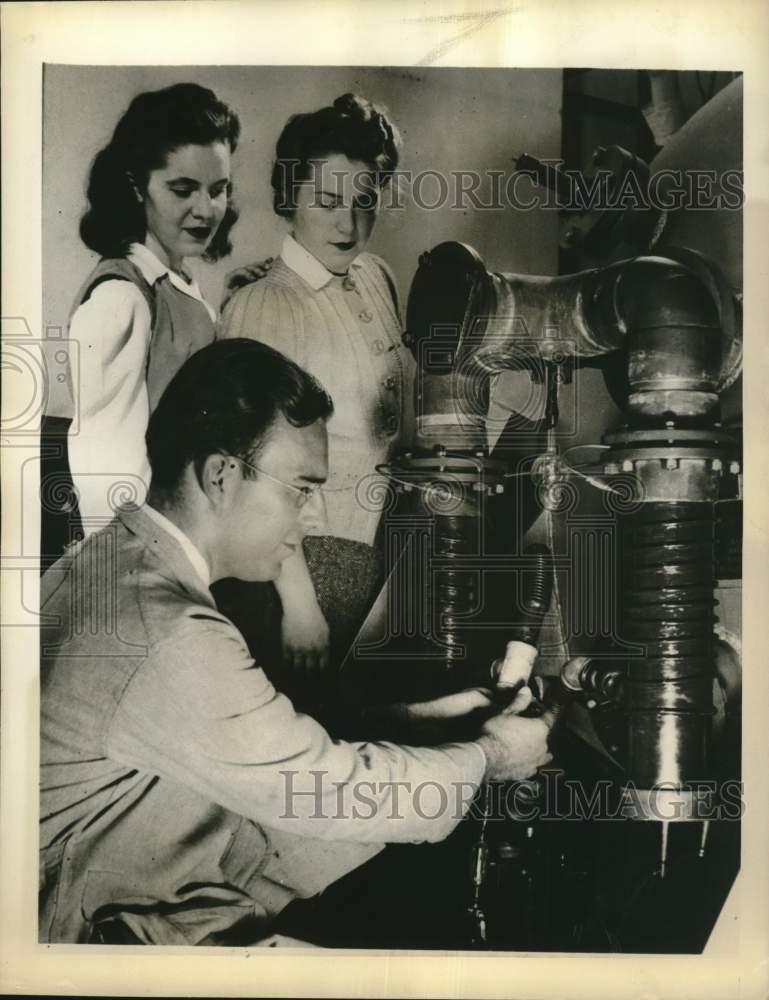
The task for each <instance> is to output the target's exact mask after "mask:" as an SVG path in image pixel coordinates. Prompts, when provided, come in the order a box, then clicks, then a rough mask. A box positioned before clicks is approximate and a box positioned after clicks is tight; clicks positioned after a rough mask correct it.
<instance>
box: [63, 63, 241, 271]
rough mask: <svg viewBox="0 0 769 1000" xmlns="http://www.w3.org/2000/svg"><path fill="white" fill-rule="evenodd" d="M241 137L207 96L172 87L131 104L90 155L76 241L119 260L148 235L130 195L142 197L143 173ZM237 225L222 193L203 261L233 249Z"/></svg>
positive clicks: (230, 114) (223, 108) (231, 118)
mask: <svg viewBox="0 0 769 1000" xmlns="http://www.w3.org/2000/svg"><path fill="white" fill-rule="evenodd" d="M239 136H240V121H239V120H238V116H237V115H236V114H235V112H234V111H232V110H231V109H230V108H228V107H227V105H226V104H223V103H222V102H221V101H220V100H219V99H218V98H217V96H216V94H214V92H213V91H212V90H207V89H206V88H205V87H199V86H198V85H197V84H196V83H177V84H175V85H174V86H173V87H166V88H165V89H164V90H153V91H148V92H146V93H144V94H139V95H138V97H135V98H134V99H133V100H132V101H131V104H130V105H129V107H128V110H127V111H126V112H125V114H124V115H123V116H122V118H121V119H120V121H119V122H118V123H117V127H116V128H115V132H114V134H113V136H112V139H111V140H110V142H109V145H107V146H105V147H104V149H102V150H101V152H100V153H98V154H97V156H96V158H95V160H94V161H93V165H92V167H91V174H90V177H89V180H88V201H89V202H90V207H89V209H88V211H87V212H86V213H85V215H84V216H83V218H82V219H81V221H80V238H81V239H82V241H83V242H84V243H85V245H86V246H87V247H89V248H90V249H91V250H95V251H96V253H98V254H101V256H103V257H122V256H124V255H125V253H126V252H127V250H128V247H129V245H130V244H131V243H141V242H143V241H144V239H145V237H146V235H147V225H146V218H145V212H144V206H143V205H142V204H140V203H139V202H138V201H137V198H136V191H135V188H139V189H140V190H144V188H145V187H146V185H147V181H148V179H149V174H150V171H152V170H158V169H159V168H161V167H163V166H164V165H165V162H166V158H167V156H168V154H169V153H171V152H173V150H175V149H179V148H180V147H181V146H189V145H197V146H207V145H210V143H212V142H225V143H228V144H229V147H230V151H231V152H234V151H235V148H236V147H237V144H238V138H239ZM237 217H238V213H237V212H236V210H235V208H234V206H233V204H232V186H231V185H230V188H229V190H228V192H227V210H226V212H225V214H224V218H223V219H222V222H221V224H220V226H219V228H218V229H217V231H216V233H215V234H214V237H213V239H212V240H211V243H210V244H209V246H208V248H207V249H206V252H205V254H204V257H205V259H206V260H218V259H219V258H220V257H224V256H226V254H228V253H229V252H230V250H231V249H232V246H231V244H230V241H229V233H230V230H231V229H232V227H233V225H234V223H235V220H236V219H237Z"/></svg>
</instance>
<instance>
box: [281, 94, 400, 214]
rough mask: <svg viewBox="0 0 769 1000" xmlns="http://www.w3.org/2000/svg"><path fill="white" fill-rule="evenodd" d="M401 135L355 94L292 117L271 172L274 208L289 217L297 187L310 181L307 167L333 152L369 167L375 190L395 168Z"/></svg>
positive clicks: (384, 115)
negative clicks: (375, 186)
mask: <svg viewBox="0 0 769 1000" xmlns="http://www.w3.org/2000/svg"><path fill="white" fill-rule="evenodd" d="M400 146H401V138H400V133H399V132H398V129H397V128H396V126H395V125H394V124H393V123H392V122H391V121H390V119H389V118H388V116H387V112H386V111H385V109H384V108H382V107H378V106H377V105H375V104H372V103H371V102H370V101H367V100H366V99H365V98H363V97H360V96H358V95H357V94H343V95H342V96H341V97H337V99H336V100H335V101H334V103H333V104H332V105H331V106H330V107H326V108H320V110H318V111H312V112H308V113H306V114H298V115H292V117H291V118H289V120H288V122H287V123H286V125H285V126H284V128H283V131H282V132H281V133H280V137H279V139H278V142H277V146H276V148H275V164H274V166H273V169H272V179H271V184H272V192H273V208H274V210H275V212H276V214H277V215H280V216H283V217H284V218H290V217H291V216H292V215H293V213H294V210H295V208H296V200H295V190H294V189H295V187H296V186H297V185H298V184H301V183H302V182H303V181H306V180H308V179H309V176H310V172H311V169H312V167H311V163H312V161H315V160H321V159H323V158H325V157H328V156H333V155H334V154H335V153H340V154H342V155H343V156H346V157H347V158H348V160H353V161H358V162H360V163H365V164H367V165H369V166H370V167H371V168H372V170H373V172H374V173H375V175H376V183H377V186H378V187H379V188H382V187H384V186H385V185H386V184H387V183H388V182H389V180H390V178H391V176H392V174H393V172H394V171H395V169H396V167H397V166H398V155H399V151H400Z"/></svg>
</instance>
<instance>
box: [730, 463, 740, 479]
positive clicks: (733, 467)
mask: <svg viewBox="0 0 769 1000" xmlns="http://www.w3.org/2000/svg"><path fill="white" fill-rule="evenodd" d="M729 472H731V474H732V475H733V476H737V475H739V472H740V463H739V462H730V463H729Z"/></svg>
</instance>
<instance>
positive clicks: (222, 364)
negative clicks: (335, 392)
mask: <svg viewBox="0 0 769 1000" xmlns="http://www.w3.org/2000/svg"><path fill="white" fill-rule="evenodd" d="M333 409H334V406H333V403H332V402H331V397H330V396H329V395H328V393H327V392H326V390H325V389H324V388H323V386H322V385H321V384H320V383H319V382H318V381H317V380H316V379H315V378H313V376H312V375H310V374H309V373H308V372H306V371H304V369H302V368H300V367H299V366H298V365H296V364H294V362H293V361H290V360H289V359H288V358H287V357H286V356H285V355H284V354H281V353H280V352H279V351H276V350H273V348H272V347H268V346H267V345H266V344H262V343H260V342H259V341H257V340H249V339H247V338H243V337H239V338H233V339H232V340H219V341H216V342H214V343H213V344H209V345H208V347H204V348H203V349H202V350H200V351H197V352H196V353H195V354H193V355H192V357H190V358H189V359H188V360H187V361H185V363H184V364H183V365H182V367H181V368H180V369H179V371H178V372H177V373H176V375H175V376H174V377H173V379H171V381H170V382H169V384H168V386H167V387H166V390H165V392H164V393H163V395H162V396H161V398H160V402H159V403H158V405H157V407H156V408H155V411H154V412H153V414H152V416H151V417H150V421H149V426H148V427H147V434H146V442H147V453H148V455H149V461H150V466H151V468H152V488H151V496H152V497H153V498H155V499H159V500H160V501H161V502H162V503H163V504H172V503H173V502H174V500H175V499H176V497H177V496H178V492H179V487H180V486H181V483H182V480H183V477H184V470H185V469H186V468H187V466H188V465H189V463H190V462H192V463H193V465H194V467H195V470H196V472H197V475H198V477H200V475H201V474H202V469H203V463H204V462H205V460H206V459H207V458H208V456H209V455H216V454H227V455H236V456H238V457H240V458H243V459H245V460H246V461H251V460H253V459H254V458H255V457H256V456H257V455H258V454H259V451H260V450H261V449H262V447H263V446H264V445H265V444H266V443H267V439H268V437H269V433H270V429H271V427H272V425H273V423H274V422H275V418H276V417H277V415H278V413H282V414H283V416H284V417H285V418H286V420H288V422H289V423H291V424H293V425H294V426H295V427H306V426H307V425H308V424H312V423H314V422H315V421H316V420H318V419H322V420H327V419H328V418H329V417H330V416H331V414H332V412H333ZM244 475H246V476H247V477H248V476H249V475H250V473H249V471H248V470H244Z"/></svg>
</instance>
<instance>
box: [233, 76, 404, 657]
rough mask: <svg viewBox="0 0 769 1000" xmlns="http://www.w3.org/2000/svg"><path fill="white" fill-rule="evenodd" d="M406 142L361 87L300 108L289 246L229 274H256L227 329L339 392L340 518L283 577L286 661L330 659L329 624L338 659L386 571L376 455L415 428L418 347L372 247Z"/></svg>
mask: <svg viewBox="0 0 769 1000" xmlns="http://www.w3.org/2000/svg"><path fill="white" fill-rule="evenodd" d="M399 146H400V137H399V134H398V131H397V129H396V127H395V126H394V125H393V123H392V122H391V121H390V119H389V117H388V115H387V114H386V112H385V111H384V110H383V109H382V108H379V107H377V106H375V105H373V104H371V103H370V102H369V101H367V100H365V99H364V98H362V97H359V96H356V95H354V94H344V95H343V96H341V97H338V98H337V99H336V100H335V101H334V102H333V104H332V105H331V106H329V107H324V108H321V109H320V110H318V111H314V112H311V113H308V114H298V115H294V116H293V117H291V118H290V119H289V120H288V122H287V124H286V125H285V127H284V129H283V131H282V133H281V135H280V137H279V139H278V142H277V147H276V150H275V163H274V167H273V171H272V178H271V183H272V190H273V207H274V210H275V212H276V214H277V215H279V216H281V217H282V218H284V219H285V220H286V222H287V224H288V233H287V235H286V237H285V239H284V242H283V247H282V249H281V252H280V256H279V257H278V258H277V260H275V261H274V262H269V261H268V262H266V264H265V265H253V266H252V267H250V268H245V269H242V270H240V271H237V272H235V273H234V274H233V275H231V277H230V287H236V286H237V285H243V284H244V282H248V283H247V284H245V287H242V288H241V289H240V290H239V291H237V292H235V294H234V295H233V297H232V298H231V299H230V301H229V303H228V304H227V306H226V308H225V309H224V312H223V324H222V327H223V334H222V335H223V336H225V337H254V338H257V339H259V340H262V341H264V342H265V343H267V344H269V345H270V346H272V347H275V348H277V349H278V350H280V351H282V352H283V353H284V354H287V355H288V356H289V357H290V358H292V359H293V360H294V361H296V362H297V363H298V364H299V365H301V366H302V367H303V368H306V369H307V371H309V372H311V373H312V374H313V375H315V376H316V377H317V378H318V379H319V380H320V381H321V383H322V384H323V385H324V386H325V387H326V389H327V390H328V391H329V393H330V394H331V396H332V398H333V400H334V416H333V417H332V418H331V420H330V421H329V424H328V432H329V480H328V482H327V484H326V485H325V486H324V489H323V495H324V497H325V500H326V508H327V522H328V523H327V525H326V526H325V527H322V526H319V527H318V529H317V530H316V531H314V532H312V533H311V535H310V536H308V537H307V538H306V539H305V545H304V557H303V555H302V553H301V552H299V553H297V555H296V556H295V557H292V558H291V559H290V560H288V561H287V562H286V563H285V564H284V567H283V570H282V573H281V577H280V579H279V580H278V581H277V590H278V593H279V595H280V599H281V603H282V610H283V616H282V646H283V656H284V662H286V661H287V662H288V664H289V665H290V666H293V667H294V668H295V670H298V671H300V672H304V673H306V674H311V675H312V674H313V673H314V672H315V671H316V670H317V669H318V668H323V667H324V665H325V664H326V662H327V661H328V650H329V626H331V629H330V640H331V653H332V659H335V658H337V656H336V655H335V654H338V655H341V654H343V652H344V651H345V648H346V644H347V643H348V642H349V640H350V639H351V638H352V637H353V636H354V634H355V631H356V630H357V627H358V626H359V625H360V623H361V621H362V618H363V617H364V616H365V613H366V611H367V610H368V608H369V607H370V604H371V601H372V599H373V596H374V595H375V593H376V592H377V591H378V589H379V586H380V585H381V575H382V574H381V569H382V565H381V558H380V555H379V553H378V551H377V549H376V547H375V545H374V543H375V537H376V535H377V528H378V524H379V521H380V517H381V509H382V504H383V499H384V497H383V493H384V490H383V489H382V487H383V486H384V481H383V480H381V477H377V475H376V472H375V469H376V466H377V465H378V464H379V463H381V462H385V461H387V460H388V458H389V457H390V456H391V455H392V454H393V452H394V451H395V450H396V449H398V448H401V447H403V445H404V443H405V441H406V440H408V435H409V432H410V420H409V417H408V412H409V404H410V400H411V385H412V381H413V359H412V357H411V355H410V353H409V352H408V351H407V349H406V348H405V346H404V345H403V342H402V329H401V323H400V317H399V309H398V302H397V296H396V292H395V282H394V279H393V276H392V273H391V271H390V269H389V267H388V266H387V264H385V262H384V261H383V260H382V259H381V258H379V257H375V256H373V255H372V254H369V253H366V252H365V249H366V245H367V243H368V241H369V239H370V237H371V234H372V231H373V228H374V223H375V222H376V218H377V211H378V208H379V198H380V193H381V191H382V189H383V188H384V187H385V186H386V185H387V184H388V183H389V182H390V180H391V177H392V174H393V172H394V170H395V169H396V167H397V165H398V157H399ZM305 559H306V563H305ZM308 566H309V573H308Z"/></svg>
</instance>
